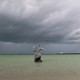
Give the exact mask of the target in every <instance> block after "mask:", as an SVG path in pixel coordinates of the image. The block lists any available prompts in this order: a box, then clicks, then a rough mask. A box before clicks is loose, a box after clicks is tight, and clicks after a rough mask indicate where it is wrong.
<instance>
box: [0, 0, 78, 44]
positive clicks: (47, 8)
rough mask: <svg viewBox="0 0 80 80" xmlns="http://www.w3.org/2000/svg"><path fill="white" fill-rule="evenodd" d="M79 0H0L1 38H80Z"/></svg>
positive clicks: (12, 40)
mask: <svg viewBox="0 0 80 80" xmlns="http://www.w3.org/2000/svg"><path fill="white" fill-rule="evenodd" d="M79 2H80V1H79V0H76V1H75V0H60V1H58V0H41V1H38V0H34V1H33V0H17V1H16V0H0V41H2V42H30V43H31V42H49V43H50V42H51V43H70V42H79V40H80V36H79V35H80V33H79V30H78V29H80V28H79V25H80V24H79V23H80V19H79V17H80V14H79V12H80V9H79V8H80V5H79ZM77 33H78V34H77ZM77 36H78V37H77Z"/></svg>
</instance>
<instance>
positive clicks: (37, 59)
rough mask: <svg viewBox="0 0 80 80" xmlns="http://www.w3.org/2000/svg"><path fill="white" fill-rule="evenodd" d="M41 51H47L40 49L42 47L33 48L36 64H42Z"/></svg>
mask: <svg viewBox="0 0 80 80" xmlns="http://www.w3.org/2000/svg"><path fill="white" fill-rule="evenodd" d="M41 50H45V49H44V48H42V47H40V45H38V46H36V47H33V52H35V54H34V55H35V57H34V62H42V60H41V53H40V52H41Z"/></svg>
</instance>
